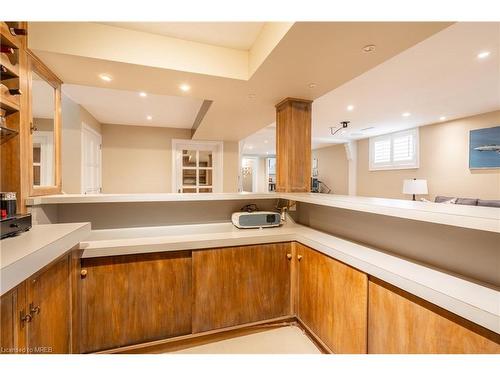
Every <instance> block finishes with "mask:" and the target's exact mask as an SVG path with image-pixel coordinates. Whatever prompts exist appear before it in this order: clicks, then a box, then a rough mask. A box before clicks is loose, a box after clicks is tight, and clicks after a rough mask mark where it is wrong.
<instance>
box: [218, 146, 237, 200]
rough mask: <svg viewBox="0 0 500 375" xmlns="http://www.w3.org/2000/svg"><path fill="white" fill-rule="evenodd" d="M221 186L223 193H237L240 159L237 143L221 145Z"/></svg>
mask: <svg viewBox="0 0 500 375" xmlns="http://www.w3.org/2000/svg"><path fill="white" fill-rule="evenodd" d="M223 148H224V153H223V160H222V164H223V179H224V181H223V185H222V191H223V192H224V193H235V192H237V191H238V172H239V171H238V161H239V157H240V152H239V144H238V142H224V145H223Z"/></svg>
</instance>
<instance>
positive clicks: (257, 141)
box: [241, 124, 276, 156]
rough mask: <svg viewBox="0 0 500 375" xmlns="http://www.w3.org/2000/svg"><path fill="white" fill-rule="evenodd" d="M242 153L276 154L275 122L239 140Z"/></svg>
mask: <svg viewBox="0 0 500 375" xmlns="http://www.w3.org/2000/svg"><path fill="white" fill-rule="evenodd" d="M241 147H242V150H243V151H242V153H243V154H244V155H259V156H268V155H275V154H276V124H271V125H269V126H266V127H265V128H263V129H261V130H259V131H258V132H255V133H254V134H252V135H251V136H250V137H247V138H245V139H244V140H243V141H242V142H241Z"/></svg>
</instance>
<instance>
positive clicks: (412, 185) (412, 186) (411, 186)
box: [403, 178, 428, 194]
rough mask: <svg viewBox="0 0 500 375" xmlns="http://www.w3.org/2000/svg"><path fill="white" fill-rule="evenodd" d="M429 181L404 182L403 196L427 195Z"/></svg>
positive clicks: (414, 180)
mask: <svg viewBox="0 0 500 375" xmlns="http://www.w3.org/2000/svg"><path fill="white" fill-rule="evenodd" d="M427 193H428V191H427V180H417V179H416V178H414V179H413V180H404V181H403V194H427Z"/></svg>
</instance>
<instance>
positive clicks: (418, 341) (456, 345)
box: [368, 278, 500, 354]
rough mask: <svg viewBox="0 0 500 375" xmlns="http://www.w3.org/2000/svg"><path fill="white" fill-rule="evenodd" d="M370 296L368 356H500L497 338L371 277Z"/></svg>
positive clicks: (499, 343) (478, 327)
mask: <svg viewBox="0 0 500 375" xmlns="http://www.w3.org/2000/svg"><path fill="white" fill-rule="evenodd" d="M369 293H370V302H369V314H368V317H369V319H368V321H369V325H368V352H369V353H375V354H488V353H490V354H491V353H500V337H499V335H497V334H495V333H493V332H491V331H488V330H487V329H484V328H482V327H480V326H477V325H475V324H473V323H471V322H469V321H467V320H465V319H463V318H460V317H458V316H456V315H454V314H452V313H450V312H448V311H446V310H444V309H442V308H440V307H437V306H435V305H433V304H431V303H429V302H427V301H424V300H422V299H421V298H418V297H416V296H414V295H411V294H409V293H407V292H404V291H402V290H401V289H398V288H396V287H394V286H392V285H390V284H387V283H385V282H383V281H381V280H378V279H374V278H373V279H372V278H370V282H369Z"/></svg>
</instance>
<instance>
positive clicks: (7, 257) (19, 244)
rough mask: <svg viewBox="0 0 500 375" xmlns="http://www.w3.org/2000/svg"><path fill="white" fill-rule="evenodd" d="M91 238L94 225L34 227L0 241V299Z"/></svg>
mask: <svg viewBox="0 0 500 375" xmlns="http://www.w3.org/2000/svg"><path fill="white" fill-rule="evenodd" d="M89 234H90V223H71V224H45V225H34V226H33V228H31V229H30V230H29V231H28V232H25V233H22V234H20V235H19V236H17V237H10V238H6V239H3V240H2V241H0V295H2V294H4V293H5V292H7V291H9V290H10V289H12V288H13V287H15V286H16V285H18V284H19V283H20V282H22V281H23V280H25V279H27V278H28V277H30V276H31V275H33V274H34V273H36V272H37V271H39V270H40V269H42V268H43V267H45V266H46V265H47V264H49V263H50V262H52V261H53V260H54V259H56V258H57V257H59V256H60V255H62V254H64V253H65V252H66V251H68V250H70V249H71V248H73V247H74V246H76V245H78V244H79V243H80V241H82V240H84V239H85V238H86V237H87V236H88V235H89Z"/></svg>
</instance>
